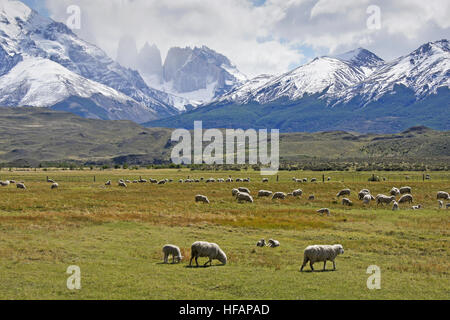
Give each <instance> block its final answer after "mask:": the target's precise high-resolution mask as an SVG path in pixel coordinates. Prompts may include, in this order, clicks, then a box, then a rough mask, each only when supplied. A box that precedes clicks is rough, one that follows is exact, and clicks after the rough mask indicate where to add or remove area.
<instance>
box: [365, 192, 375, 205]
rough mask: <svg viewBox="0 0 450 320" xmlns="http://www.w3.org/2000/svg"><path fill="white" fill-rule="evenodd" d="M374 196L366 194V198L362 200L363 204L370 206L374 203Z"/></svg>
mask: <svg viewBox="0 0 450 320" xmlns="http://www.w3.org/2000/svg"><path fill="white" fill-rule="evenodd" d="M372 198H373V197H372V195H370V194H366V195H365V196H364V198H363V199H362V200H363V203H364V204H369V203H370V201H372Z"/></svg>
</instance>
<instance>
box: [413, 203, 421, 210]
mask: <svg viewBox="0 0 450 320" xmlns="http://www.w3.org/2000/svg"><path fill="white" fill-rule="evenodd" d="M421 208H422V206H421V205H420V204H418V205H417V206H412V208H411V209H413V210H419V209H421Z"/></svg>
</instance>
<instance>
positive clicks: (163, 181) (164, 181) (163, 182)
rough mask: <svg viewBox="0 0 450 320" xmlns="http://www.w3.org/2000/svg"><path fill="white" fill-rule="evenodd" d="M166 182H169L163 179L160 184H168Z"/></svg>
mask: <svg viewBox="0 0 450 320" xmlns="http://www.w3.org/2000/svg"><path fill="white" fill-rule="evenodd" d="M166 183H167V181H166V180H161V181H159V182H158V185H163V184H166Z"/></svg>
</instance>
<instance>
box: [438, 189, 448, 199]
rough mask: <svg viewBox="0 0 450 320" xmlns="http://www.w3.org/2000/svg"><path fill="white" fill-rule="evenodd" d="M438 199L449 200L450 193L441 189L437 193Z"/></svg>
mask: <svg viewBox="0 0 450 320" xmlns="http://www.w3.org/2000/svg"><path fill="white" fill-rule="evenodd" d="M437 199H443V200H449V199H450V195H449V194H448V192H445V191H439V192H438V193H437Z"/></svg>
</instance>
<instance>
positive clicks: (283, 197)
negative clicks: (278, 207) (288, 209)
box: [272, 192, 287, 200]
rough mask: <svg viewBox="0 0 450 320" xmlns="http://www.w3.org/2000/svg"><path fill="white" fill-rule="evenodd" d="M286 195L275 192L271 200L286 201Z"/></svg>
mask: <svg viewBox="0 0 450 320" xmlns="http://www.w3.org/2000/svg"><path fill="white" fill-rule="evenodd" d="M286 197H287V195H286V193H284V192H275V193H274V194H273V196H272V200H276V199H281V200H284V199H286Z"/></svg>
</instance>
